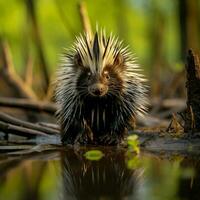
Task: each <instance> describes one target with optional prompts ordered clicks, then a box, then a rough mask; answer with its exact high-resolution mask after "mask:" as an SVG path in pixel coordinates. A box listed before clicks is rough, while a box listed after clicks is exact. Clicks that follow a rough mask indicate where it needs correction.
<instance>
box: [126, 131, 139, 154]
mask: <svg viewBox="0 0 200 200" xmlns="http://www.w3.org/2000/svg"><path fill="white" fill-rule="evenodd" d="M127 143H128V148H129V150H130V151H133V152H135V153H136V154H139V153H140V147H139V140H138V136H137V135H130V136H128V138H127Z"/></svg>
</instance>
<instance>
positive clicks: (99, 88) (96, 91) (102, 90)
mask: <svg viewBox="0 0 200 200" xmlns="http://www.w3.org/2000/svg"><path fill="white" fill-rule="evenodd" d="M107 91H108V87H107V86H106V85H104V84H102V83H94V84H92V85H91V86H89V87H88V92H89V94H91V95H92V96H99V97H100V96H104V95H106V93H107Z"/></svg>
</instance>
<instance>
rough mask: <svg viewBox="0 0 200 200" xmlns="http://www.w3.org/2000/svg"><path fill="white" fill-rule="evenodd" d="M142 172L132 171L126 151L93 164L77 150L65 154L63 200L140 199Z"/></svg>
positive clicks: (108, 153)
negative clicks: (78, 153) (127, 161)
mask: <svg viewBox="0 0 200 200" xmlns="http://www.w3.org/2000/svg"><path fill="white" fill-rule="evenodd" d="M142 172H143V171H142V170H130V169H128V168H127V166H126V163H125V160H124V152H123V151H117V150H116V151H110V152H109V151H106V156H104V157H103V158H102V159H101V160H99V161H89V160H87V159H86V158H85V157H84V156H81V155H77V153H75V152H74V151H73V150H70V151H67V152H65V153H63V154H62V179H63V181H62V199H67V200H72V199H73V200H82V199H83V200H85V199H86V200H94V199H113V200H118V199H124V198H127V199H129V198H130V199H138V198H137V194H138V190H139V188H141V187H140V185H141V183H142V176H141V175H142Z"/></svg>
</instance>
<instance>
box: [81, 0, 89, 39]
mask: <svg viewBox="0 0 200 200" xmlns="http://www.w3.org/2000/svg"><path fill="white" fill-rule="evenodd" d="M78 7H79V14H80V18H81V23H82V26H83V30H84V32H85V33H88V35H89V36H90V37H91V36H92V29H91V24H90V19H89V16H88V12H87V8H86V4H85V3H84V2H83V1H81V2H80V3H79V5H78Z"/></svg>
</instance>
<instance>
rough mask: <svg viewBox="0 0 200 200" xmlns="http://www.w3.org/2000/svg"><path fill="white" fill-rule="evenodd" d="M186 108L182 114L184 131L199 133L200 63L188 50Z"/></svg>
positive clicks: (196, 56)
mask: <svg viewBox="0 0 200 200" xmlns="http://www.w3.org/2000/svg"><path fill="white" fill-rule="evenodd" d="M185 67H186V77H187V81H186V88H187V108H186V111H185V113H184V121H185V124H184V131H185V132H186V133H188V134H191V133H194V132H199V131H200V63H199V57H198V55H196V54H195V53H194V52H193V51H192V50H189V52H188V57H187V64H186V66H185Z"/></svg>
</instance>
